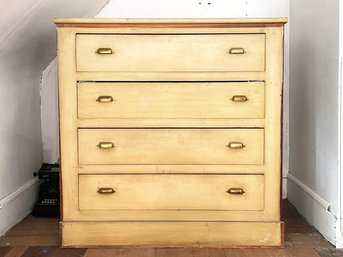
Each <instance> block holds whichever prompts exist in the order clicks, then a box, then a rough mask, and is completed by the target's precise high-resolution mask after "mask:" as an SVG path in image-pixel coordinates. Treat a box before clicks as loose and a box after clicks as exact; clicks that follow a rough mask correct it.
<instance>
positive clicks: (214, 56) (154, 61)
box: [76, 34, 265, 72]
mask: <svg viewBox="0 0 343 257" xmlns="http://www.w3.org/2000/svg"><path fill="white" fill-rule="evenodd" d="M76 61H77V71H121V72H125V71H126V72H128V71H130V72H167V71H169V72H204V71H205V72H206V71H217V72H230V71H264V70H265V35H264V34H173V35H171V34H153V35H139V34H122V35H120V34H114V35H112V34H106V35H103V34H77V37H76Z"/></svg>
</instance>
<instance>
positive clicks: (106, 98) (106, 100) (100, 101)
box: [96, 95, 114, 103]
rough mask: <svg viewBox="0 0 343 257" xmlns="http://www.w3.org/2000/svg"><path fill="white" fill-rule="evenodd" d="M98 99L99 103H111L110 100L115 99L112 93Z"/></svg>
mask: <svg viewBox="0 0 343 257" xmlns="http://www.w3.org/2000/svg"><path fill="white" fill-rule="evenodd" d="M96 101H97V102H99V103H110V102H113V101H114V99H113V97H112V96H110V95H101V96H99V97H98V98H97V99H96Z"/></svg>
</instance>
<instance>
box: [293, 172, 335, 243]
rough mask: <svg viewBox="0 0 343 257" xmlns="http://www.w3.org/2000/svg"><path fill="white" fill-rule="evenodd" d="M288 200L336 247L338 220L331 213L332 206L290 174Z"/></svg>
mask: <svg viewBox="0 0 343 257" xmlns="http://www.w3.org/2000/svg"><path fill="white" fill-rule="evenodd" d="M287 198H288V200H289V201H290V202H291V203H292V204H293V205H294V206H295V208H297V210H298V211H299V212H300V213H301V215H303V216H304V217H305V219H306V220H307V221H308V222H309V223H310V224H311V225H313V226H314V227H315V228H316V229H317V230H318V231H319V232H320V233H321V234H322V235H323V236H324V237H325V238H326V239H327V240H328V241H329V242H330V243H332V244H333V245H336V238H335V233H336V222H337V218H336V217H335V215H334V214H333V213H332V212H331V204H330V203H329V202H327V201H326V200H325V199H323V198H322V197H320V196H319V195H318V194H316V193H315V192H314V191H313V190H312V189H310V188H309V187H307V186H306V185H305V184H303V183H302V182H301V181H300V180H299V179H298V178H296V177H295V176H294V175H292V174H290V173H288V182H287Z"/></svg>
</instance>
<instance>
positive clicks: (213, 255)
mask: <svg viewBox="0 0 343 257" xmlns="http://www.w3.org/2000/svg"><path fill="white" fill-rule="evenodd" d="M209 256H210V257H225V251H224V249H222V248H210V249H209Z"/></svg>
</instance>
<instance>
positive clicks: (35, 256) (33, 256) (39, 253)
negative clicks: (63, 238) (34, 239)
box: [21, 246, 57, 257]
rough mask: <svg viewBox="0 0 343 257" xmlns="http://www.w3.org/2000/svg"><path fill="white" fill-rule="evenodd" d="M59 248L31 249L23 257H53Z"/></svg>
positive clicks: (38, 247) (37, 247)
mask: <svg viewBox="0 0 343 257" xmlns="http://www.w3.org/2000/svg"><path fill="white" fill-rule="evenodd" d="M56 250H57V247H55V246H53V247H40V246H34V247H29V248H27V250H26V251H25V252H24V253H23V255H22V256H21V257H52V256H53V254H54V252H55V251H56Z"/></svg>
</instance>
